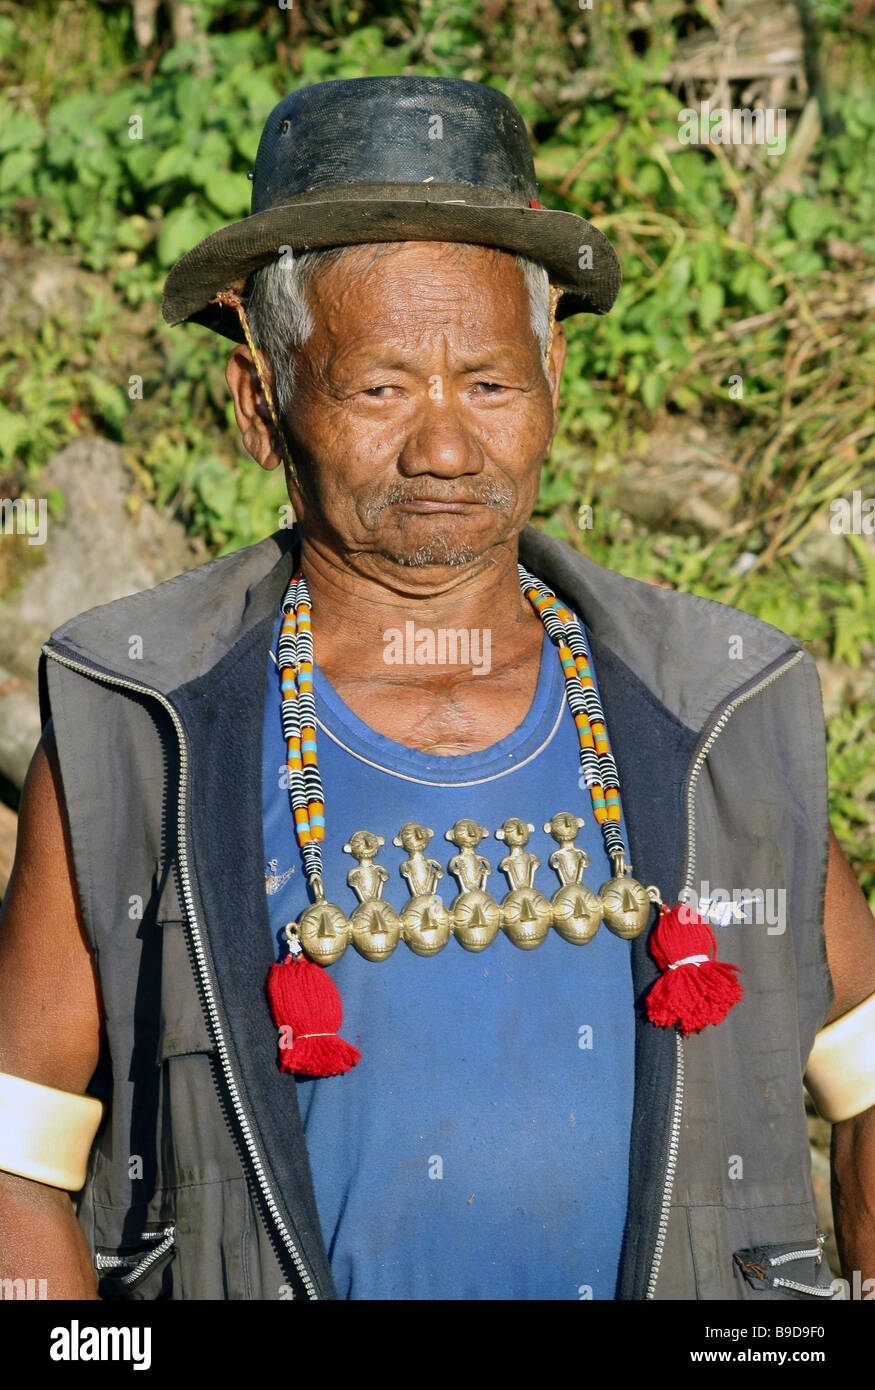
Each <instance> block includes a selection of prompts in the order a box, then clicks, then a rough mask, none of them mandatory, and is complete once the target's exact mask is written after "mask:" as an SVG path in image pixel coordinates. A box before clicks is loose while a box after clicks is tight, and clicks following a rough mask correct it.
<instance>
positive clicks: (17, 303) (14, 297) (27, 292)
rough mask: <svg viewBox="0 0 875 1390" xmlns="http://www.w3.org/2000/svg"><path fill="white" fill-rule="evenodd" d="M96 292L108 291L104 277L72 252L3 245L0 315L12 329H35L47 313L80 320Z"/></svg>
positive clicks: (1, 248) (0, 261) (1, 249)
mask: <svg viewBox="0 0 875 1390" xmlns="http://www.w3.org/2000/svg"><path fill="white" fill-rule="evenodd" d="M97 294H102V295H106V294H107V286H106V284H105V283H104V281H103V280H102V279H101V278H100V276H99V275H95V274H93V273H92V272H91V271H88V270H83V269H82V267H81V266H79V265H77V263H76V262H75V261H74V260H72V259H71V258H70V257H69V256H46V255H42V254H41V255H39V256H34V255H32V254H31V253H30V252H29V251H28V250H22V249H20V248H17V247H16V248H14V249H13V248H12V247H11V246H10V245H9V244H8V243H6V244H4V245H3V246H2V247H0V318H2V319H3V321H4V323H5V324H7V325H8V331H10V332H11V331H12V329H13V327H14V328H17V329H25V330H30V331H33V330H36V329H38V328H39V326H40V324H41V322H42V320H43V319H44V318H45V317H46V316H47V315H51V316H52V317H57V318H65V319H71V320H76V321H79V320H81V319H82V318H83V317H84V316H85V315H86V314H87V313H88V310H89V309H90V307H91V304H92V301H93V299H94V296H95V295H97Z"/></svg>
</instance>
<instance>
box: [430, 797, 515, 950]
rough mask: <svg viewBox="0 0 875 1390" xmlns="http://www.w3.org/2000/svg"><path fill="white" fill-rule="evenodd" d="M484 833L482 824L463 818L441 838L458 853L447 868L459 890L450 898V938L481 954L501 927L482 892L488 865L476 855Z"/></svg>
mask: <svg viewBox="0 0 875 1390" xmlns="http://www.w3.org/2000/svg"><path fill="white" fill-rule="evenodd" d="M488 834H489V831H488V830H487V828H486V826H485V825H478V823H477V821H475V820H468V819H463V820H457V821H456V824H455V825H454V826H453V827H452V829H451V830H447V831H446V832H445V835H444V838H445V839H447V840H449V841H451V843H452V844H454V845H458V847H459V853H458V854H454V855H453V857H452V859H451V860H450V862H449V864H448V866H447V867H448V868H449V871H450V873H451V874H452V875H453V876H454V878H457V879H458V880H459V887H460V888H461V889H462V891H461V893H459V895H458V897H456V898H454V899H453V902H452V905H451V907H450V920H451V922H452V927H453V935H454V936H455V938H456V940H457V941H458V942H460V944H461V945H462V946H464V947H465V950H466V951H484V950H485V949H486V947H487V946H490V945H491V944H492V942H493V941H494V940H495V938H496V936H497V935H498V928H499V927H500V926H501V912H500V911H499V907H498V903H497V902H496V901H495V899H494V898H493V897H492V895H491V893H487V892H486V880H487V878H488V877H489V875H490V874H491V873H492V865H491V864H490V862H489V860H488V859H487V858H486V856H485V854H478V853H477V846H478V845H479V843H480V841H481V840H482V839H483V838H484V836H486V835H488Z"/></svg>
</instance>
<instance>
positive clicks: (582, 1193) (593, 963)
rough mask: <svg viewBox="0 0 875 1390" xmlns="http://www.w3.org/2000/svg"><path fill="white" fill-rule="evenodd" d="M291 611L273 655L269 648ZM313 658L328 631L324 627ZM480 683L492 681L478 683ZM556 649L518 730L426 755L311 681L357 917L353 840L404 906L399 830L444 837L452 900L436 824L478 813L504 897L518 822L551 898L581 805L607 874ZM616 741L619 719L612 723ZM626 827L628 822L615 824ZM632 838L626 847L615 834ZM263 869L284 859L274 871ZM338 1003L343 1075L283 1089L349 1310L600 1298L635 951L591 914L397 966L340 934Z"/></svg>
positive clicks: (272, 704)
mask: <svg viewBox="0 0 875 1390" xmlns="http://www.w3.org/2000/svg"><path fill="white" fill-rule="evenodd" d="M280 624H281V614H280V613H279V611H278V613H277V620H276V625H275V629H274V639H273V645H272V650H273V652H274V653H275V652H276V643H277V641H278V638H279V630H280ZM314 635H315V646H316V656H317V658H318V627H317V629H316V632H315V634H314ZM487 679H488V677H487ZM564 686H565V681H564V676H563V674H562V670H561V666H560V663H559V659H558V656H557V654H556V649H555V647H554V646H553V644H552V642H551V641H550V640H549V638H548V637H547V636H546V633H545V636H544V645H543V648H542V653H541V665H540V672H539V678H538V684H537V689H536V691H535V696H534V700H533V702H532V705H531V708H530V710H529V712H528V714H527V715H526V717H525V719H524V720H523V722H522V724H520V725H519V726H518V728H516V729H515V730H514V731H513V733H511V734H509V735H508V736H507V737H506V738H503V739H501V740H500V742H498V743H496V744H494V745H493V746H492V747H490V748H487V749H484V750H483V751H482V752H476V753H470V754H465V755H463V756H456V757H436V756H434V755H432V754H426V753H422V752H419V751H417V750H414V749H411V748H408V747H406V746H405V745H404V744H401V743H396V742H394V741H393V740H391V739H388V738H385V737H383V735H381V734H378V733H375V732H374V731H373V730H372V729H370V728H369V727H368V726H367V725H366V724H364V723H363V722H362V720H360V719H358V718H357V717H356V715H354V714H353V713H352V711H351V710H350V709H349V708H348V707H347V706H346V705H345V704H344V703H343V701H342V700H341V699H340V698H339V696H338V695H337V693H336V692H335V691H334V689H333V688H332V686H331V685H330V684H329V683H328V682H327V681H326V680H325V678H324V677H323V675H322V673H321V672H320V671H319V669H318V666H317V668H316V670H315V671H314V690H315V696H316V711H317V745H318V758H319V768H320V771H321V774H322V782H323V787H324V792H325V812H326V834H325V842H324V845H323V863H324V881H325V890H326V897H327V898H328V899H329V900H330V901H332V902H335V903H337V904H338V905H339V906H340V907H341V908H342V909H343V910H344V912H346V914H347V916H349V915H350V914H351V913H352V911H353V910H354V908H355V907H356V905H357V903H358V899H357V898H356V896H355V894H354V893H353V891H352V889H351V888H349V887H348V886H347V879H346V876H347V873H348V872H349V870H350V869H351V868H354V867H355V866H356V862H357V861H356V860H355V859H353V858H352V857H351V856H350V855H348V854H344V853H343V846H344V844H345V843H347V841H348V840H349V838H350V836H351V835H352V834H353V832H354V831H356V830H370V831H374V832H376V833H378V834H380V835H382V836H383V837H384V839H385V845H384V846H383V848H382V849H381V850H380V852H379V854H378V856H377V863H378V864H382V865H383V866H384V867H385V868H386V869H387V870H388V871H389V878H388V881H387V882H386V884H385V887H384V889H383V899H384V901H387V902H390V903H391V904H392V906H393V907H394V908H395V910H396V911H397V912H399V913H400V911H401V909H402V908H403V906H404V904H405V902H407V901H408V899H409V896H410V894H409V890H408V887H407V884H406V882H405V880H404V879H403V878H402V876H401V874H400V871H399V870H400V865H401V862H402V860H404V859H405V858H406V857H407V851H406V850H404V849H400V848H398V847H396V846H395V845H393V844H392V839H393V836H395V835H397V833H398V831H399V830H400V828H401V826H402V825H404V824H405V823H406V822H408V821H418V822H420V823H421V824H422V825H427V826H430V827H431V828H433V830H434V832H435V833H434V838H433V839H432V841H431V843H430V844H429V846H428V848H427V850H426V854H427V855H429V856H430V857H433V858H436V859H438V860H439V861H440V863H441V865H442V867H443V869H444V877H443V878H442V879H441V881H440V883H439V884H438V886H437V891H438V893H439V895H440V896H441V897H442V898H443V901H444V902H445V903H446V904H447V906H449V905H450V903H451V901H452V899H453V898H454V897H455V895H456V893H457V892H458V891H459V885H458V883H457V882H456V880H455V878H453V877H452V876H451V875H450V874H449V871H448V869H447V865H448V862H449V859H450V857H451V856H452V855H454V854H456V853H458V850H457V847H456V845H455V844H451V843H449V842H448V841H447V840H446V839H445V838H444V832H445V831H446V830H447V829H449V828H450V827H451V826H453V825H454V824H455V822H456V821H457V820H458V819H460V818H461V817H465V816H470V817H473V818H475V819H476V820H478V821H479V822H480V824H481V825H485V826H488V827H489V830H490V836H489V837H488V838H485V839H483V840H481V842H480V844H479V846H478V853H481V854H485V855H486V857H487V858H488V859H489V861H490V863H491V864H492V870H493V872H492V874H491V875H490V878H489V880H488V882H487V884H486V888H487V891H488V892H490V893H491V894H492V896H493V897H494V898H495V899H496V901H499V902H500V900H501V898H502V897H503V896H504V894H505V893H506V892H507V891H508V889H509V885H508V883H507V882H506V881H505V878H504V875H502V874H500V873H499V872H498V863H499V860H500V859H502V858H503V857H504V856H505V854H506V853H507V847H506V846H505V845H504V844H502V843H501V841H499V840H496V839H495V838H494V832H495V830H496V829H498V828H499V827H500V826H501V825H502V823H503V822H504V821H505V820H507V819H508V818H509V817H511V816H518V817H520V818H521V819H522V820H524V821H526V822H528V823H530V824H533V825H534V827H535V830H534V833H533V834H532V835H531V836H530V839H529V841H528V844H527V845H526V849H527V850H529V851H534V853H535V854H536V855H537V856H538V858H539V860H540V867H539V869H538V870H537V874H536V877H535V887H536V888H538V889H540V891H541V892H542V893H544V894H545V896H546V897H547V898H550V897H551V896H552V894H553V893H554V892H555V891H556V889H557V888H558V887H559V883H560V880H559V878H558V876H557V874H556V873H555V872H554V870H552V869H551V868H550V867H549V857H550V854H551V853H552V851H553V850H555V849H556V848H557V845H556V842H555V841H554V840H553V839H552V838H551V837H550V835H549V834H545V832H544V830H543V826H544V824H545V822H546V821H549V820H550V818H551V817H552V816H553V815H554V814H555V813H556V812H558V811H571V812H574V813H575V814H576V815H580V816H583V817H584V820H585V825H584V827H583V828H582V829H581V831H580V833H579V835H578V838H577V841H576V844H577V846H578V847H579V848H581V849H584V850H586V851H587V853H588V854H589V856H590V858H591V860H592V863H591V866H590V867H589V868H588V869H587V870H586V875H585V880H584V881H585V882H586V883H587V884H588V885H589V886H590V887H591V888H593V889H594V890H596V891H597V890H598V888H599V887H600V885H601V884H602V883H603V882H604V881H605V880H606V879H607V878H609V877H610V876H611V867H610V862H609V860H608V858H607V855H606V853H605V849H604V842H603V840H602V835H601V831H600V830H599V827H598V825H597V823H596V821H595V819H594V817H593V814H592V806H591V803H590V799H589V792H588V790H587V789H586V788H585V786H583V787H582V786H581V785H580V784H579V780H578V779H579V754H578V741H577V732H576V729H575V726H574V722H573V720H572V717H571V714H570V712H569V710H568V707H567V704H566V700H565V691H564ZM608 727H609V732H610V712H608ZM285 754H286V747H285V742H284V740H283V736H282V726H281V722H280V688H279V672H278V670H277V667H276V665H275V663H274V661H273V660H272V659H271V660H270V671H269V675H268V682H267V696H266V707H265V719H264V746H263V767H262V804H263V818H264V851H265V865H266V870H265V872H266V875H267V874H268V873H270V874H271V878H270V879H269V880H267V887H268V895H267V903H268V910H269V915H270V921H271V930H272V933H273V936H274V945H275V948H276V952H277V958H278V959H284V957H285V955H286V952H287V949H288V948H287V946H286V944H285V941H284V938H283V936H282V928H283V926H284V925H285V923H286V922H288V921H289V920H291V919H293V918H296V917H297V916H298V915H299V914H300V913H301V912H302V911H303V909H304V908H305V907H306V906H307V905H308V903H309V901H310V899H309V896H308V893H307V886H306V880H305V877H304V873H303V866H302V862H301V856H300V851H299V848H298V845H297V841H296V839H295V834H294V825H293V821H292V814H291V809H290V800H289V794H288V790H287V786H288V782H287V772H286V762H285ZM623 831H624V834H625V825H624V826H623ZM627 843H628V840H627ZM271 861H276V862H275V864H272V863H271ZM328 968H329V969H330V971H331V974H332V977H333V979H334V981H335V982H336V984H337V986H338V988H339V989H340V992H341V996H342V999H343V1014H344V1017H343V1026H342V1028H341V1030H340V1031H341V1036H342V1037H345V1038H346V1039H347V1040H348V1041H349V1042H351V1043H353V1044H354V1045H355V1046H356V1047H358V1048H359V1049H360V1050H361V1053H362V1060H361V1061H360V1062H359V1064H358V1065H357V1066H356V1067H354V1068H353V1069H352V1071H351V1072H349V1073H348V1074H346V1075H343V1076H337V1077H328V1078H325V1079H318V1080H310V1079H300V1080H298V1079H293V1078H292V1077H291V1076H289V1078H288V1079H289V1085H297V1095H298V1103H299V1105H300V1110H301V1117H302V1121H303V1124H304V1129H305V1133H306V1137H307V1148H308V1152H309V1155H310V1161H311V1167H312V1171H313V1182H314V1187H315V1193H316V1204H317V1209H318V1211H319V1216H320V1221H321V1224H322V1232H323V1236H324V1239H325V1243H326V1247H327V1250H328V1254H329V1259H330V1261H331V1270H332V1274H333V1277H334V1280H335V1284H336V1286H337V1290H338V1294H339V1296H340V1297H341V1298H342V1299H392V1300H410V1299H482V1300H506V1299H526V1300H528V1299H551V1300H554V1299H580V1298H590V1297H591V1298H594V1299H612V1298H614V1297H615V1291H616V1281H617V1273H618V1269H619V1260H620V1247H621V1242H622V1235H623V1228H624V1222H625V1216H626V1206H627V1197H628V1151H629V1139H630V1128H631V1117H632V1096H633V1083H634V1014H633V994H632V977H631V963H630V948H629V942H628V941H623V940H621V939H620V938H619V937H617V936H615V935H614V934H613V933H612V932H610V931H609V930H608V929H607V928H606V927H605V926H604V924H602V925H601V926H600V927H599V930H598V932H597V933H596V935H595V937H594V938H593V939H592V940H591V941H590V942H588V943H587V944H586V945H572V944H570V943H569V942H566V941H564V940H563V939H562V938H561V937H560V936H559V935H558V934H557V933H556V932H555V931H554V930H552V929H551V930H550V932H549V934H548V936H547V939H546V941H545V942H544V943H543V944H542V945H541V946H539V947H538V948H536V949H534V950H527V951H524V950H521V949H519V948H518V947H516V946H514V945H513V943H512V942H511V941H509V940H508V939H507V937H506V936H505V934H504V933H503V932H501V931H499V933H498V936H497V937H496V939H495V940H494V941H493V943H492V944H491V945H490V946H489V947H487V948H486V950H484V951H482V952H479V953H472V952H469V951H466V950H465V949H464V948H462V947H461V945H460V944H459V943H458V942H457V941H455V940H452V939H451V940H450V941H449V942H448V944H447V945H446V946H445V948H444V949H443V950H442V951H441V952H440V953H439V954H438V955H435V956H431V957H421V956H417V955H414V953H413V952H412V951H411V950H410V949H409V948H408V947H407V946H406V945H405V943H404V942H403V941H402V942H400V943H399V945H398V946H397V948H396V949H395V951H394V953H393V954H392V955H391V956H390V957H389V959H388V960H385V961H381V962H375V961H368V960H365V959H364V958H363V957H362V956H360V955H359V953H358V952H357V951H356V950H355V949H354V948H353V947H352V946H349V947H348V948H347V950H346V952H345V953H344V955H343V957H342V958H341V959H340V960H339V961H338V962H337V963H336V964H334V965H332V966H330V967H328Z"/></svg>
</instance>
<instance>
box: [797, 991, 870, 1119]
mask: <svg viewBox="0 0 875 1390" xmlns="http://www.w3.org/2000/svg"><path fill="white" fill-rule="evenodd" d="M805 1084H806V1086H807V1087H808V1090H809V1093H810V1095H811V1099H812V1100H813V1101H814V1104H815V1105H816V1106H817V1110H818V1113H819V1114H820V1115H822V1116H823V1118H824V1119H825V1120H829V1121H831V1123H833V1124H835V1123H837V1122H838V1121H839V1120H849V1119H851V1118H852V1116H854V1115H860V1114H861V1113H862V1112H863V1111H864V1110H868V1109H869V1107H870V1105H875V994H870V995H869V998H868V999H864V1000H863V1002H862V1004H858V1005H857V1006H856V1008H854V1009H850V1010H849V1011H848V1013H846V1014H842V1016H841V1018H837V1019H836V1021H835V1023H830V1024H828V1026H827V1027H826V1028H822V1029H821V1031H820V1032H819V1033H818V1035H817V1037H816V1038H815V1039H814V1047H813V1048H812V1049H811V1056H810V1057H809V1058H808V1067H807V1068H806V1072H805Z"/></svg>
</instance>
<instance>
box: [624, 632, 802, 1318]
mask: <svg viewBox="0 0 875 1390" xmlns="http://www.w3.org/2000/svg"><path fill="white" fill-rule="evenodd" d="M804 656H805V652H804V651H798V652H795V653H794V655H793V656H791V657H790V659H789V660H788V661H785V662H784V663H783V665H781V666H779V667H777V669H776V670H774V671H771V672H770V673H769V675H767V676H764V677H763V678H762V679H761V680H759V681H757V682H756V684H754V685H752V686H751V687H750V689H749V690H745V691H744V692H743V693H742V694H741V695H737V696H736V697H735V699H733V700H730V701H729V703H728V704H726V705H724V707H723V709H722V711H721V712H720V714H719V716H718V718H717V719H716V721H715V723H714V725H713V727H712V728H711V731H710V733H709V734H708V736H707V737H706V739H705V741H704V743H703V744H702V746H701V748H700V749H699V751H698V753H697V754H696V756H695V758H694V759H693V764H692V767H691V768H690V774H689V781H688V783H687V863H686V872H685V875H684V886H683V891H682V893H681V895H680V899H681V901H686V898H687V895H688V894H689V893H690V892H691V891H692V887H693V873H694V869H695V863H696V823H695V802H696V786H697V783H698V781H699V774H700V772H701V771H702V767H703V765H704V762H705V759H706V758H707V756H708V754H709V753H710V751H711V749H712V748H713V747H714V744H715V743H716V741H717V739H718V738H719V736H720V734H722V732H723V730H724V729H725V728H726V725H727V724H728V723H729V720H730V719H731V718H732V716H733V714H734V713H735V711H736V710H737V709H738V708H739V706H740V705H743V704H746V703H747V701H748V700H751V699H753V697H754V695H759V694H760V692H761V691H763V690H765V689H767V688H768V686H770V685H771V684H772V683H773V681H776V680H778V679H779V677H781V676H783V675H784V674H785V673H786V672H787V671H790V670H792V669H793V667H794V666H797V665H798V664H799V662H800V661H801V660H802V658H803V657H804ZM683 1110H684V1039H683V1035H682V1034H681V1032H680V1030H677V1031H676V1032H675V1072H674V1089H673V1093H672V1101H671V1112H670V1115H671V1117H670V1120H669V1132H668V1154H667V1157H666V1162H665V1174H664V1177H663V1185H662V1204H661V1206H660V1211H659V1225H658V1226H657V1230H656V1240H655V1242H654V1245H653V1259H652V1261H651V1264H650V1278H649V1280H648V1283H647V1292H646V1294H645V1298H646V1299H652V1298H653V1297H654V1295H655V1293H656V1281H657V1279H658V1278H659V1270H660V1266H661V1264H662V1255H663V1251H664V1249H665V1238H666V1235H667V1233H668V1220H669V1213H670V1210H671V1198H672V1191H673V1189H674V1179H675V1172H676V1169H677V1161H678V1149H679V1147H680V1135H681V1120H682V1118H683Z"/></svg>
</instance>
